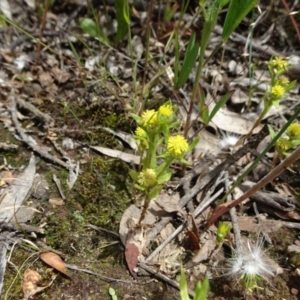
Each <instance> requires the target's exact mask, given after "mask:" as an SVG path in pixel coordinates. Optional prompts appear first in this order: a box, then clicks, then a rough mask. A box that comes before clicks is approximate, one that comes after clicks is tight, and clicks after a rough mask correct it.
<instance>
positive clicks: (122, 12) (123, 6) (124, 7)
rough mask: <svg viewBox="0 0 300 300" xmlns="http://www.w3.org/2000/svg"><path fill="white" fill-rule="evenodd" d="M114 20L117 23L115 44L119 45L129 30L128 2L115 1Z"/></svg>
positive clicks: (124, 0)
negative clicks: (115, 19)
mask: <svg viewBox="0 0 300 300" xmlns="http://www.w3.org/2000/svg"><path fill="white" fill-rule="evenodd" d="M115 9H116V18H117V22H118V29H117V34H116V37H115V42H116V43H119V42H120V41H122V40H123V38H124V37H125V36H126V34H127V33H128V30H129V25H130V15H129V5H128V0H115Z"/></svg>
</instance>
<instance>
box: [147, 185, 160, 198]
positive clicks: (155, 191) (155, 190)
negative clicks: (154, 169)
mask: <svg viewBox="0 0 300 300" xmlns="http://www.w3.org/2000/svg"><path fill="white" fill-rule="evenodd" d="M162 188H163V186H162V185H157V186H155V187H154V188H153V189H152V190H151V191H150V193H149V200H152V199H154V198H155V197H156V196H157V195H158V194H159V193H160V191H161V190H162Z"/></svg>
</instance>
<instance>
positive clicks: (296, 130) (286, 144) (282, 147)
mask: <svg viewBox="0 0 300 300" xmlns="http://www.w3.org/2000/svg"><path fill="white" fill-rule="evenodd" d="M268 127H269V132H270V135H271V137H272V139H274V137H275V136H276V134H277V133H276V132H275V131H274V129H273V128H272V127H271V126H270V125H269V126H268ZM299 145H300V124H298V123H292V124H291V125H290V126H289V127H288V129H287V130H286V131H285V133H284V134H283V135H282V136H281V137H280V138H279V139H278V140H277V142H276V144H275V150H276V151H277V153H279V154H281V155H285V156H288V155H290V154H291V152H290V150H292V149H293V148H295V147H297V146H299Z"/></svg>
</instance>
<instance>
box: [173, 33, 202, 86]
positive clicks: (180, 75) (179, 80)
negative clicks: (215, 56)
mask: <svg viewBox="0 0 300 300" xmlns="http://www.w3.org/2000/svg"><path fill="white" fill-rule="evenodd" d="M176 39H177V41H176V45H177V46H176V49H177V51H176V60H175V78H174V87H175V89H179V88H181V87H182V86H183V85H184V84H185V83H186V81H187V79H188V77H189V75H190V73H191V71H192V68H193V67H194V65H195V62H196V59H197V56H198V52H199V46H200V45H199V43H198V42H197V41H196V34H195V33H193V34H192V35H191V37H190V40H189V43H188V45H187V49H186V52H185V56H184V60H183V63H182V67H181V69H180V71H179V64H180V63H179V53H178V36H177V35H176Z"/></svg>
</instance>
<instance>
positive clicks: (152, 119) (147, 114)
mask: <svg viewBox="0 0 300 300" xmlns="http://www.w3.org/2000/svg"><path fill="white" fill-rule="evenodd" d="M140 123H141V125H142V126H145V127H149V126H150V127H151V125H157V124H158V119H157V112H156V111H155V110H154V109H149V110H146V111H144V112H143V114H142V118H141V122H140Z"/></svg>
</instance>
